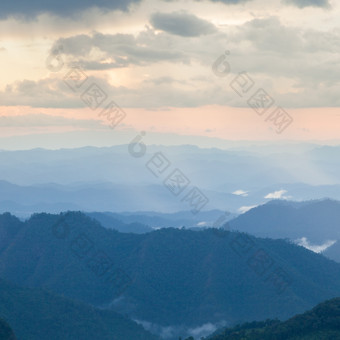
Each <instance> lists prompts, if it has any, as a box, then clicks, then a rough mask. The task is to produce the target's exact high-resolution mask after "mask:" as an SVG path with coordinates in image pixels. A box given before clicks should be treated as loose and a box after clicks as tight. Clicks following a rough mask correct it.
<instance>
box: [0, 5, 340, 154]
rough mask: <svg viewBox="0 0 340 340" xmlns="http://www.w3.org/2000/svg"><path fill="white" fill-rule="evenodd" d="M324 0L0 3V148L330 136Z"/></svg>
mask: <svg viewBox="0 0 340 340" xmlns="http://www.w3.org/2000/svg"><path fill="white" fill-rule="evenodd" d="M339 19H340V3H339V1H336V0H272V1H270V3H269V1H264V0H248V1H247V0H220V1H218V0H207V1H201V0H184V1H171V0H168V1H165V0H164V1H159V0H158V1H156V0H141V1H139V0H128V1H126V0H125V1H123V0H120V1H109V0H97V1H88V0H82V1H80V0H74V1H72V2H70V1H65V0H61V1H57V2H56V1H50V0H48V1H43V0H33V1H29V2H28V1H23V0H13V1H11V2H2V3H1V4H0V62H1V65H2V66H3V67H2V72H1V78H0V133H1V136H0V149H25V148H31V147H46V148H59V147H78V146H85V145H95V146H104V145H105V146H108V145H115V144H125V143H129V141H130V140H131V139H132V138H134V136H136V135H137V134H138V133H140V131H145V132H146V138H145V139H146V142H149V143H153V144H157V143H158V144H178V143H190V144H197V145H201V146H202V145H203V146H217V147H223V146H225V145H227V144H226V143H227V142H228V141H254V142H256V141H270V142H286V141H302V142H311V141H312V142H314V143H321V144H322V143H324V144H337V143H338V142H339V128H340V110H339V106H340V96H339V93H340V67H339V66H340V59H339V52H340V20H339Z"/></svg>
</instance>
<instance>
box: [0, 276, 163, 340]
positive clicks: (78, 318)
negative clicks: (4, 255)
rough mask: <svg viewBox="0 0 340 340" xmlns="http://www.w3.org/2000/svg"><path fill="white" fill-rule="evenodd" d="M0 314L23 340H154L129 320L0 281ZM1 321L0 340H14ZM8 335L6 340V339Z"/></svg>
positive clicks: (39, 291) (153, 337)
mask: <svg viewBox="0 0 340 340" xmlns="http://www.w3.org/2000/svg"><path fill="white" fill-rule="evenodd" d="M0 315H1V316H3V317H4V318H6V320H8V322H9V323H10V324H11V326H12V327H13V330H14V332H15V334H16V335H17V337H18V338H19V339H23V340H41V339H49V340H60V339H63V340H78V339H81V340H93V339H100V340H122V339H131V340H132V339H133V340H157V339H158V338H157V337H156V336H153V335H151V334H150V333H149V332H147V331H145V330H144V329H143V328H142V327H141V326H139V325H137V324H136V323H135V322H133V321H131V320H129V319H128V318H126V317H124V316H122V315H119V314H117V313H115V312H112V311H106V310H99V309H96V308H94V307H91V306H88V305H85V304H83V303H76V302H74V301H71V300H69V299H66V298H63V297H59V296H56V295H53V294H50V293H47V292H44V291H41V290H37V289H27V288H26V289H23V288H19V287H16V286H14V285H13V284H10V283H7V282H5V281H2V280H0ZM11 334H12V333H11V332H10V329H9V327H8V325H6V324H3V323H2V322H0V340H5V339H6V340H14V339H15V338H14V336H13V334H12V337H10V336H11ZM6 336H7V337H6Z"/></svg>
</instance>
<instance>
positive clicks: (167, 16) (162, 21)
mask: <svg viewBox="0 0 340 340" xmlns="http://www.w3.org/2000/svg"><path fill="white" fill-rule="evenodd" d="M150 21H151V24H152V26H153V27H154V28H156V29H158V30H162V31H164V32H167V33H171V34H175V35H179V36H182V37H198V36H201V35H206V34H210V33H214V32H216V27H215V26H214V25H213V24H211V23H210V22H209V21H206V20H203V19H200V18H198V17H196V16H194V15H192V14H188V13H155V14H153V15H152V16H151V20H150Z"/></svg>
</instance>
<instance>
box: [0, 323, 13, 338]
mask: <svg viewBox="0 0 340 340" xmlns="http://www.w3.org/2000/svg"><path fill="white" fill-rule="evenodd" d="M0 340H16V337H15V335H14V333H13V331H12V329H11V327H10V326H9V324H8V323H7V322H6V321H5V320H3V319H0Z"/></svg>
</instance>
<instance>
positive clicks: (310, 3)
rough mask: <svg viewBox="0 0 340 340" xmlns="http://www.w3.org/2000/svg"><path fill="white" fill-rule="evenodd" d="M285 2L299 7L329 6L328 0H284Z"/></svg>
mask: <svg viewBox="0 0 340 340" xmlns="http://www.w3.org/2000/svg"><path fill="white" fill-rule="evenodd" d="M284 2H285V3H287V4H292V5H295V6H297V7H299V8H305V7H323V8H329V7H330V3H329V0H284Z"/></svg>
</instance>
